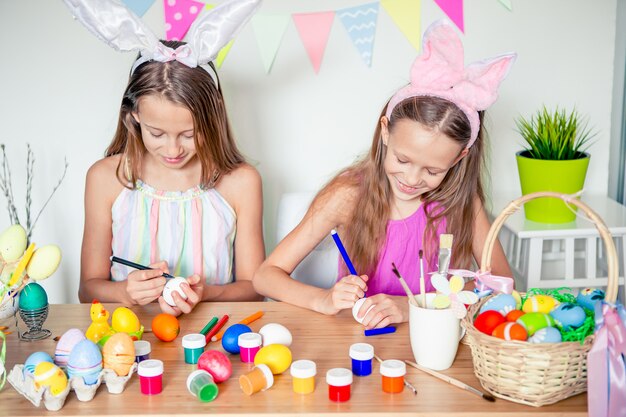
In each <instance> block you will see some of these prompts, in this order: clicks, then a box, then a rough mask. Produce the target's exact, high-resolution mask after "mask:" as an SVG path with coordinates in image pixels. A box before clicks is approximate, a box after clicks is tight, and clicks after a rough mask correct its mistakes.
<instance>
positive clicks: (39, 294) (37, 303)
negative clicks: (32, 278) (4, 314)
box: [19, 282, 48, 311]
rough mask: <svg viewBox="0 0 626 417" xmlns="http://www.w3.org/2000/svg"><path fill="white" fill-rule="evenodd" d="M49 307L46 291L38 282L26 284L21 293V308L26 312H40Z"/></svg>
mask: <svg viewBox="0 0 626 417" xmlns="http://www.w3.org/2000/svg"><path fill="white" fill-rule="evenodd" d="M47 305H48V294H46V290H44V289H43V287H42V286H41V285H39V284H37V283H36V282H31V283H29V284H26V286H25V287H24V288H22V291H20V303H19V307H20V308H21V309H22V310H25V311H33V310H39V309H42V308H44V307H46V306H47Z"/></svg>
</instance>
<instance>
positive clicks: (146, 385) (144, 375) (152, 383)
mask: <svg viewBox="0 0 626 417" xmlns="http://www.w3.org/2000/svg"><path fill="white" fill-rule="evenodd" d="M137 375H139V386H140V388H141V393H142V394H146V395H156V394H160V393H161V391H162V390H163V362H161V361H160V360H158V359H148V360H145V361H141V362H139V364H138V366H137Z"/></svg>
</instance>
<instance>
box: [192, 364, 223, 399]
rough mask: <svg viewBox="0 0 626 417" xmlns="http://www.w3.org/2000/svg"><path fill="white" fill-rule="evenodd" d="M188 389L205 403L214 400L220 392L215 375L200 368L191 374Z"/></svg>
mask: <svg viewBox="0 0 626 417" xmlns="http://www.w3.org/2000/svg"><path fill="white" fill-rule="evenodd" d="M187 389H188V390H189V392H190V393H192V394H193V395H194V396H195V397H198V399H199V400H200V401H202V402H203V403H207V402H209V401H213V400H214V399H215V398H217V393H218V392H219V389H218V388H217V384H215V381H214V380H213V377H212V376H211V374H210V373H208V372H207V371H205V370H204V369H198V370H195V371H193V372H192V373H190V374H189V376H188V377H187Z"/></svg>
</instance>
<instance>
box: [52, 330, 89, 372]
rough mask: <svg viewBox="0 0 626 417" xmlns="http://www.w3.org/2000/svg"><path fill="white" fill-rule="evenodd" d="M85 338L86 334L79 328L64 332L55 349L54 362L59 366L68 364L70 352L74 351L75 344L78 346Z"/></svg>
mask: <svg viewBox="0 0 626 417" xmlns="http://www.w3.org/2000/svg"><path fill="white" fill-rule="evenodd" d="M85 339H86V337H85V334H84V333H83V332H82V331H80V330H79V329H69V330H68V331H66V332H65V333H63V335H62V336H61V338H60V339H59V341H58V342H57V346H56V349H55V351H54V363H56V364H57V365H59V366H67V361H68V359H69V357H70V352H72V349H74V346H76V345H77V344H78V342H81V341H83V340H85Z"/></svg>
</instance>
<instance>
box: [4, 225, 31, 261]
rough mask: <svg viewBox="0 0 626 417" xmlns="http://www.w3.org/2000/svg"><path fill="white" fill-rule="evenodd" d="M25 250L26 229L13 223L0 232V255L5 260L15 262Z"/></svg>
mask: <svg viewBox="0 0 626 417" xmlns="http://www.w3.org/2000/svg"><path fill="white" fill-rule="evenodd" d="M25 250H26V230H24V228H23V227H22V226H21V225H19V224H14V225H13V226H10V227H8V228H7V229H6V230H5V231H4V232H2V234H0V255H2V258H3V259H4V260H5V262H15V261H17V260H18V259H20V257H21V256H22V255H23V254H24V251H25Z"/></svg>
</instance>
